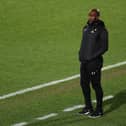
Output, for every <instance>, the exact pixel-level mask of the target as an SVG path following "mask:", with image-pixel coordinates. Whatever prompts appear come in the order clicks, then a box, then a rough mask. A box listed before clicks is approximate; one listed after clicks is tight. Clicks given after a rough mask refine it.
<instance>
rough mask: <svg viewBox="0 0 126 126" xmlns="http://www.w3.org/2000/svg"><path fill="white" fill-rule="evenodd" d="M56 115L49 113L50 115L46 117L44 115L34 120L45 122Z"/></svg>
mask: <svg viewBox="0 0 126 126" xmlns="http://www.w3.org/2000/svg"><path fill="white" fill-rule="evenodd" d="M57 115H58V113H51V114H48V115H45V116H42V117H37V118H35V119H36V120H46V119H49V118H51V117H55V116H57Z"/></svg>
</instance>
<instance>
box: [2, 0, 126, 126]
mask: <svg viewBox="0 0 126 126" xmlns="http://www.w3.org/2000/svg"><path fill="white" fill-rule="evenodd" d="M125 4H126V1H125V0H120V1H115V0H106V1H103V0H95V1H91V0H62V1H61V0H25V1H21V0H20V1H19V0H1V1H0V96H2V95H4V94H8V93H11V92H15V91H17V90H20V89H25V88H28V87H31V86H35V85H38V84H42V83H45V82H49V81H52V80H57V79H61V78H64V77H68V76H71V75H74V74H78V73H79V62H78V50H79V47H80V40H81V35H82V33H81V31H82V27H83V25H84V24H85V23H86V21H87V12H88V10H89V9H90V8H94V7H97V8H100V10H101V18H102V19H103V20H104V21H105V24H106V26H107V28H108V30H109V36H110V38H109V52H107V53H106V54H105V56H104V65H109V64H114V63H117V62H120V61H125V60H126V53H125V52H126V42H125V40H126V35H125V33H126V29H125V28H126V13H125V11H126V9H125ZM102 84H103V87H104V92H105V94H104V95H110V94H112V95H114V96H115V98H114V99H112V100H109V101H106V102H105V103H104V109H105V111H106V114H105V116H104V117H103V118H101V119H98V120H92V119H89V118H87V117H83V116H78V115H76V113H77V112H78V110H76V111H73V112H69V113H62V112H61V110H62V109H64V108H67V107H69V106H73V105H76V104H83V97H82V93H81V89H80V86H79V79H75V80H72V81H69V82H66V83H64V84H62V85H57V86H53V87H47V88H45V89H40V90H37V91H33V92H30V93H26V94H23V95H20V96H16V97H12V98H9V99H6V100H0V126H10V125H11V124H14V123H18V122H24V121H30V120H32V119H33V118H35V117H38V116H43V115H45V114H48V113H51V112H58V113H60V114H59V116H57V117H54V118H51V119H48V120H45V121H38V122H34V123H32V124H29V125H30V126H59V125H60V126H83V125H85V126H92V125H93V126H97V125H102V126H125V125H126V121H125V117H126V114H125V108H126V101H125V99H126V65H125V66H122V67H119V68H115V69H112V70H107V71H105V72H103V79H102ZM92 97H93V98H95V97H94V92H92Z"/></svg>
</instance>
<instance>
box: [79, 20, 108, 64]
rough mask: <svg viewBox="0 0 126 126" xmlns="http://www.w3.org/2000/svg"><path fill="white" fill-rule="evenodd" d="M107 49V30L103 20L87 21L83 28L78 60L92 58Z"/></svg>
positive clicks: (82, 60)
mask: <svg viewBox="0 0 126 126" xmlns="http://www.w3.org/2000/svg"><path fill="white" fill-rule="evenodd" d="M107 50H108V32H107V30H106V28H105V25H104V22H103V21H101V20H97V21H94V22H93V23H91V24H90V23H89V22H87V25H86V26H85V27H84V28H83V36H82V41H81V47H80V50H79V60H80V61H81V62H84V61H85V60H92V59H94V58H96V57H98V56H100V55H102V54H104V53H105V51H107Z"/></svg>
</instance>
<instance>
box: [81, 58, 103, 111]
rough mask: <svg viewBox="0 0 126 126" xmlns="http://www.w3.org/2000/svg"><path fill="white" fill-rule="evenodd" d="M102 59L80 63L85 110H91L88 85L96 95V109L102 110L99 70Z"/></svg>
mask: <svg viewBox="0 0 126 126" xmlns="http://www.w3.org/2000/svg"><path fill="white" fill-rule="evenodd" d="M102 66H103V57H102V56H100V57H97V58H95V59H93V60H91V61H85V62H81V65H80V85H81V88H82V91H83V95H84V100H85V104H86V107H87V108H92V103H91V89H90V83H91V84H92V87H93V89H94V91H95V94H96V101H97V104H96V109H97V110H102V99H103V90H102V87H101V68H102Z"/></svg>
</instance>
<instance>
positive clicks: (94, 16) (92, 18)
mask: <svg viewBox="0 0 126 126" xmlns="http://www.w3.org/2000/svg"><path fill="white" fill-rule="evenodd" d="M97 19H98V16H97V13H96V12H95V11H92V12H90V13H89V14H88V20H89V22H93V21H95V20H97Z"/></svg>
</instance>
